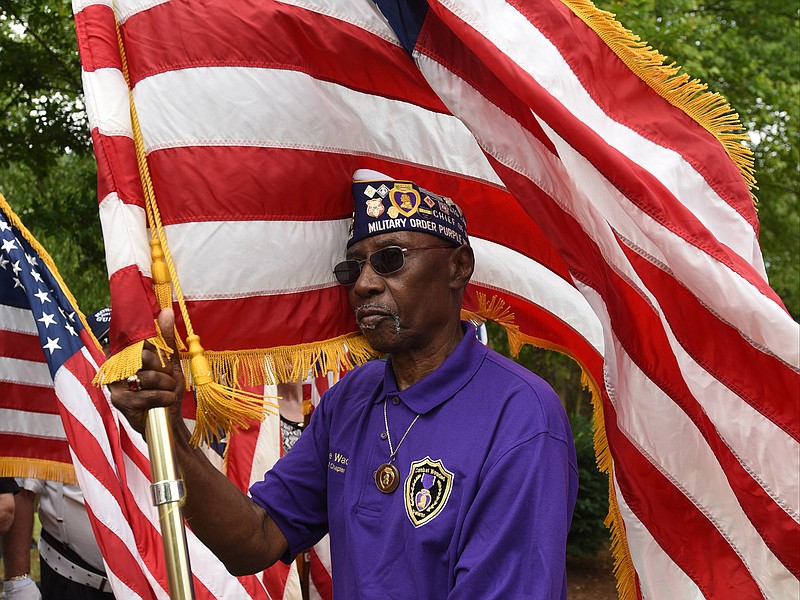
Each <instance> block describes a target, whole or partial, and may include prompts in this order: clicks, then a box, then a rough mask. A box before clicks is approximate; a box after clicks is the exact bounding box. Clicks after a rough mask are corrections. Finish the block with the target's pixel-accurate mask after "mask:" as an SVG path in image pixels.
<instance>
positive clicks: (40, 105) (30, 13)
mask: <svg viewBox="0 0 800 600" xmlns="http://www.w3.org/2000/svg"><path fill="white" fill-rule="evenodd" d="M80 73H81V69H80V61H79V58H78V47H77V42H76V39H75V26H74V22H73V18H72V7H71V5H70V3H69V2H68V1H54V0H26V2H17V1H15V0H0V106H2V107H3V112H2V113H1V114H0V193H2V194H3V195H4V196H5V197H6V199H7V200H8V202H9V204H10V205H11V207H12V208H13V209H14V211H15V212H16V213H17V214H18V215H19V216H20V218H21V219H22V222H23V223H24V224H25V225H26V227H28V229H30V230H31V233H33V235H34V237H36V239H37V240H38V241H39V242H40V243H41V244H42V245H43V246H44V247H45V249H47V251H48V252H49V253H50V254H51V256H52V257H53V260H54V261H55V263H56V266H57V267H58V269H59V271H60V272H61V275H62V277H63V278H64V281H65V282H66V284H67V286H68V287H69V289H70V291H72V293H73V294H74V295H75V296H76V299H77V300H78V303H79V305H80V307H81V309H82V310H84V311H85V312H89V311H91V310H94V309H95V308H98V307H100V306H103V305H105V304H107V303H108V301H109V297H108V296H109V294H108V278H107V275H106V269H105V256H104V252H103V242H102V233H101V231H100V222H99V219H98V216H97V191H96V166H95V162H94V157H93V155H92V152H91V143H90V137H89V128H88V122H87V117H86V112H85V111H84V108H83V99H82V98H83V89H82V86H81V75H80Z"/></svg>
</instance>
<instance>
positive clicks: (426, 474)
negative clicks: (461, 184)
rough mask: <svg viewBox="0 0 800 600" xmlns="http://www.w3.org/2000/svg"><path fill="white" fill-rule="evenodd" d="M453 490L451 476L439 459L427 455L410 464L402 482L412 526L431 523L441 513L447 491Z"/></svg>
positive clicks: (447, 495)
mask: <svg viewBox="0 0 800 600" xmlns="http://www.w3.org/2000/svg"><path fill="white" fill-rule="evenodd" d="M451 491H453V474H452V473H451V472H450V471H448V470H447V469H446V468H445V466H444V464H443V463H442V461H441V460H431V457H430V456H426V457H425V458H423V459H422V460H415V461H414V462H412V463H411V469H410V470H409V473H408V477H407V478H406V483H405V494H404V497H405V504H406V514H407V515H408V518H409V520H410V521H411V523H412V524H413V525H414V527H421V526H422V525H425V523H429V522H431V521H432V520H433V519H434V518H436V516H437V515H438V514H439V513H441V512H442V510H443V509H444V507H445V505H446V504H447V500H448V499H449V498H450V492H451Z"/></svg>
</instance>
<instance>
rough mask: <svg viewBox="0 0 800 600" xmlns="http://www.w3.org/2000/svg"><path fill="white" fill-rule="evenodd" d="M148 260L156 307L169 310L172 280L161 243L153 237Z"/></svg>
mask: <svg viewBox="0 0 800 600" xmlns="http://www.w3.org/2000/svg"><path fill="white" fill-rule="evenodd" d="M150 260H151V261H152V263H153V264H152V266H151V277H152V280H153V291H154V292H155V294H156V300H158V305H159V306H160V307H161V308H162V309H164V308H169V307H170V306H172V283H171V281H172V279H171V277H170V276H169V268H168V267H167V263H166V262H164V251H163V250H162V249H161V242H160V241H159V239H158V238H157V237H153V238H152V239H151V240H150ZM176 339H177V338H176Z"/></svg>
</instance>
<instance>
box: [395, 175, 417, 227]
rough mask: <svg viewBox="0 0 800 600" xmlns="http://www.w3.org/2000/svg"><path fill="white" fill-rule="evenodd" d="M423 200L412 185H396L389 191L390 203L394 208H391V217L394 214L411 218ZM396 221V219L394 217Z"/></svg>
mask: <svg viewBox="0 0 800 600" xmlns="http://www.w3.org/2000/svg"><path fill="white" fill-rule="evenodd" d="M421 201H422V198H420V197H419V192H418V191H417V190H415V189H414V186H413V185H412V184H410V183H400V182H398V183H395V184H394V187H393V188H392V189H391V190H390V191H389V202H391V203H392V206H390V207H389V216H391V215H392V212H394V211H393V210H392V209H395V211H397V213H399V214H401V215H403V216H404V217H410V216H412V215H413V214H414V213H416V212H417V209H418V208H419V204H420V202H421ZM392 218H393V219H394V217H392Z"/></svg>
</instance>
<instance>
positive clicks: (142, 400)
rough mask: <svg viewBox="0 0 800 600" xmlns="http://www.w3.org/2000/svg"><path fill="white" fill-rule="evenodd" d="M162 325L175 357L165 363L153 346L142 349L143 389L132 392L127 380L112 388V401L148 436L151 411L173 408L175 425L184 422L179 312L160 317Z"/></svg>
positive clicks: (141, 372)
mask: <svg viewBox="0 0 800 600" xmlns="http://www.w3.org/2000/svg"><path fill="white" fill-rule="evenodd" d="M158 326H159V327H160V328H161V333H162V335H163V336H164V340H165V341H166V342H167V344H168V346H169V347H170V348H172V351H173V352H172V355H171V356H170V357H165V364H163V365H162V363H161V356H159V353H158V351H157V350H156V349H155V348H154V347H153V346H151V345H150V344H149V343H145V347H144V350H142V368H141V370H140V371H138V372H137V373H136V376H137V377H138V378H139V382H140V383H139V385H140V387H141V389H139V390H136V389H133V390H131V389H130V385H129V383H128V382H127V381H117V382H115V383H112V384H110V385H109V386H108V388H109V390H110V391H111V402H112V404H113V405H114V406H116V407H117V409H118V410H119V411H120V412H121V413H122V414H123V415H125V418H126V419H128V421H129V422H130V424H131V426H133V428H134V429H136V431H138V432H139V433H142V434H144V429H145V417H146V415H147V411H148V410H150V409H151V408H155V407H157V406H166V407H169V408H170V409H171V411H170V412H171V414H172V417H173V423H175V422H179V423H182V422H183V421H182V419H181V400H182V398H183V391H184V387H183V386H184V383H183V371H181V365H180V359H179V357H178V350H177V346H176V344H175V313H174V312H173V311H172V309H171V308H165V309H164V310H162V311H161V313H159V315H158Z"/></svg>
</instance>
